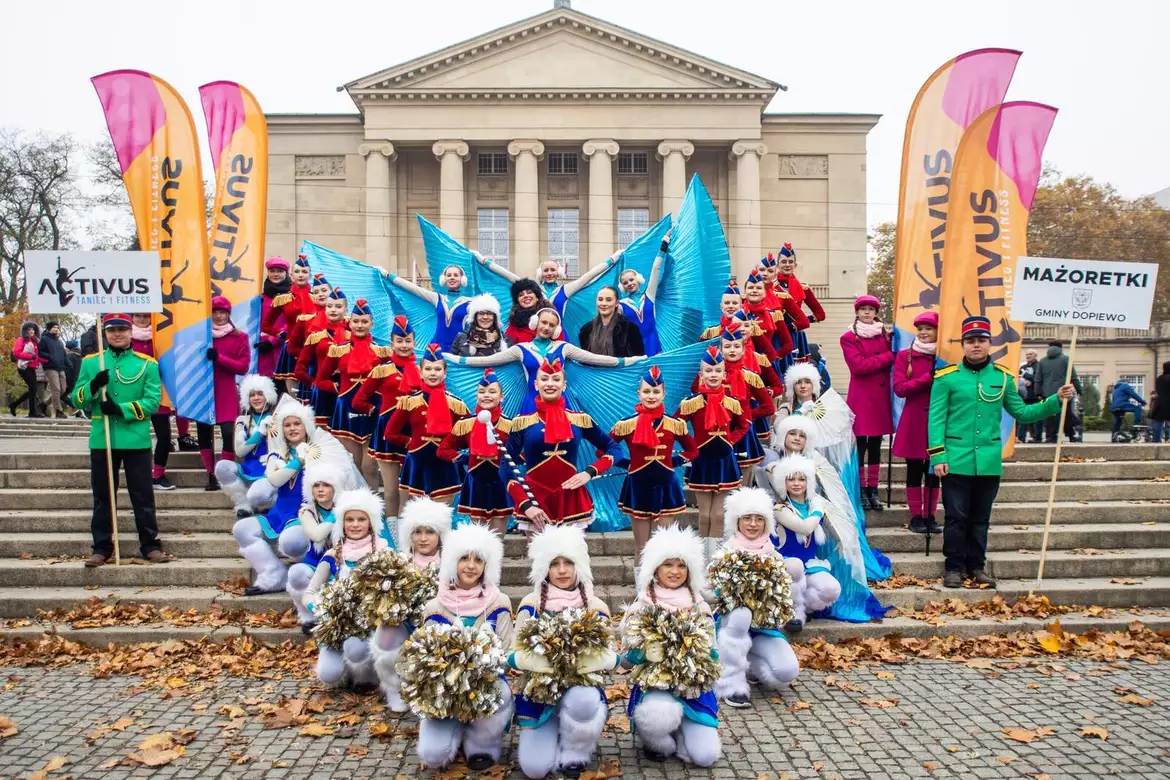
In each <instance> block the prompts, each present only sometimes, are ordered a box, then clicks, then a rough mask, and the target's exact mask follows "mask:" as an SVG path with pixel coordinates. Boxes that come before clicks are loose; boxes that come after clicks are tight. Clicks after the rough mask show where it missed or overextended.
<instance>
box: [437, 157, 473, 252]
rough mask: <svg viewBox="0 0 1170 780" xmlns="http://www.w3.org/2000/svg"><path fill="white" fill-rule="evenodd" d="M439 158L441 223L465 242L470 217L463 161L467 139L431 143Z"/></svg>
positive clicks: (454, 236)
mask: <svg viewBox="0 0 1170 780" xmlns="http://www.w3.org/2000/svg"><path fill="white" fill-rule="evenodd" d="M431 151H432V152H434V155H435V159H437V160H438V161H439V164H440V165H441V168H440V170H439V227H441V228H442V229H443V230H445V231H446V232H447V234H448V235H450V236H451V238H453V239H455V240H456V241H458V242H459V243H460V244H464V245H466V243H467V241H466V236H467V217H466V215H465V214H464V208H463V204H464V198H465V193H464V191H463V163H464V162H465V161H466V160H467V157H468V152H469V149H468V148H467V143H466V142H465V141H436V142H435V145H434V146H432V147H431Z"/></svg>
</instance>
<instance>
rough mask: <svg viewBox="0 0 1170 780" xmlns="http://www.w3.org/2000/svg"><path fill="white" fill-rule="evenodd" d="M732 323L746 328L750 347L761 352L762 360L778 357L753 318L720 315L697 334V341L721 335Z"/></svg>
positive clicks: (767, 381) (769, 340)
mask: <svg viewBox="0 0 1170 780" xmlns="http://www.w3.org/2000/svg"><path fill="white" fill-rule="evenodd" d="M732 323H735V324H737V325H738V326H739V327H741V328H746V329H747V330H745V331H744V332H745V333H746V334H747V335H748V336H749V337H750V338H751V340H752V347H754V348H755V351H756V352H757V353H761V355H762V357H761V360H762V361H763V360H767V361H769V362H770V361H773V360H778V359H779V355H777V354H776V348H775V347H774V346H772V340H771V339H769V338H768V337H767V336H765V335H764V330H763V328H761V327H760V323H759V322H756V321H755V320H738V319H736V318H734V317H727V316H724V315H720V317H719V324H718V325H712V326H711V327H709V328H707V329H706V330H705V331H703V333H702V335H700V336H699V341H707V340H708V339H717V338H719V337H720V336H721V335H723V331H724V330H725V329H726V328H727V326H728V325H731V324H732ZM764 382H766V383H767V384H768V386H769V387H771V386H772V384H771V382H769V380H768V377H764ZM781 394H783V391H781Z"/></svg>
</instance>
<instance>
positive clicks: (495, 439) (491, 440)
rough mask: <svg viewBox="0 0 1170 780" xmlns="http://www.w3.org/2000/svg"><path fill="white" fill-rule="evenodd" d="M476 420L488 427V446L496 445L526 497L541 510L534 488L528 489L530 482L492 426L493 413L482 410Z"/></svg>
mask: <svg viewBox="0 0 1170 780" xmlns="http://www.w3.org/2000/svg"><path fill="white" fill-rule="evenodd" d="M475 419H476V422H480V423H483V425H484V426H486V427H487V440H488V444H494V445H496V449H497V450H498V451H499V453H500V456H501V457H502V458H503V459H504V462H505V463H507V464H508V468H509V469H511V470H512V475H513V477H514V478H515V480H516V482H518V483H519V484H520V487H522V488H524V495H525V496H527V497H528V500H529V501H531V502H532V505H533V506H534V507H536V508H538V509H539V508H540V504H538V503H537V501H536V496H534V495H532V488H530V487H528V480H527V479H525V478H524V475H523V474H522V473H521V472H520V467H519V466H517V465H516V461H514V460H512V454H511V453H510V452H508V448H507V447H505V446H504V443H503V442H502V441H500V437H499V436H497V435H496V426H494V425H492V413H491V412H489V411H488V410H487V409H482V410H480V412H479V414H477V415H476V416H475Z"/></svg>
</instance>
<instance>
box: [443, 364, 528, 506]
mask: <svg viewBox="0 0 1170 780" xmlns="http://www.w3.org/2000/svg"><path fill="white" fill-rule="evenodd" d="M479 383H480V385H482V386H484V387H487V386H490V385H493V384H494V385H499V379H497V378H496V374H495V372H494V371H492V370H491V369H490V368H485V369H484V371H483V379H481V380H479ZM501 400H502V399H501ZM481 414H487V415H489V418H490V422H489V423H483V422H481V421H480V420H479V416H480V415H481ZM488 425H491V426H492V427H493V428H495V431H496V441H499V442H505V441H507V439H508V434H509V432H510V431H511V426H512V421H511V420H510V419H508V418H507V417H505V416H504V415H503V409H502V408H501V407H500V406H499V405H497V406H496V407H495V408H494V409H489V410H483V409H480V408H479V407H478V406H476V407H475V411H474V412H473V413H472V414H471V415H470V416H467V417H464V418H463V419H461V420H459V421H457V422H456V423H455V424H454V425H452V426H451V433H449V434H447V437H446V438H445V439H443V443H442V444H441V445H440V446H439V451H438V453H437V456H438V457H439V458H441V459H442V460H445V461H449V462H451V463H455V462H456V460H457V459H458V458H459V454H460V453H461V452H462V451H464V450H466V451H467V452H468V456H467V470H466V472H465V473H464V476H463V486H462V489H461V490H460V491H459V501H458V506H459V513H460V514H463V515H467V516H468V517H470V518H471V519H472V520H475V521H476V522H479V523H489V522H491V521H492V520H495V519H497V518H501V517H511V516H512V511H513V510H512V501H511V499H509V498H508V483H507V481H506V480H505V479H504V477H503V476H502V475H501V472H500V448H499V446H498V445H497V444H495V443H493V442H492V441H491V440H489V438H488Z"/></svg>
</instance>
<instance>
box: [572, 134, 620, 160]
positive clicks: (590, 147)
mask: <svg viewBox="0 0 1170 780" xmlns="http://www.w3.org/2000/svg"><path fill="white" fill-rule="evenodd" d="M581 151H582V152H583V153H584V154H585V156H586V157H592V156H593V155H595V154H598V153H601V152H605V153H606V154H608V155H609V156H610V157H617V154H618V152H619V151H621V147H620V146H618V142H617V141H615V140H613V139H612V138H593V139H590V140H588V141H586V142H585V143H584V144H582V146H581Z"/></svg>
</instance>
